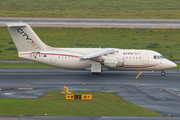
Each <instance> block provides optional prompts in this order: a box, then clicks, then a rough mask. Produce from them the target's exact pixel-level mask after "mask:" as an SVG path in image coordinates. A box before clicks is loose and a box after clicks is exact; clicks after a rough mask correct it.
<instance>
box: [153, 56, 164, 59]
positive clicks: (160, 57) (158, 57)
mask: <svg viewBox="0 0 180 120" xmlns="http://www.w3.org/2000/svg"><path fill="white" fill-rule="evenodd" d="M163 58H164V57H163V56H162V55H154V59H163Z"/></svg>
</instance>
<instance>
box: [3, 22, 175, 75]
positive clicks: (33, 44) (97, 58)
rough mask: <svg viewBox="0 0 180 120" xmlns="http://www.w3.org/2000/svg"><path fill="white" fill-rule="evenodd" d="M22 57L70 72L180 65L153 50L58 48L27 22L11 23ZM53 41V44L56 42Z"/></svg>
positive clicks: (10, 27)
mask: <svg viewBox="0 0 180 120" xmlns="http://www.w3.org/2000/svg"><path fill="white" fill-rule="evenodd" d="M6 25H7V28H8V30H9V32H10V34H11V37H12V39H13V41H14V43H15V45H16V47H17V50H18V56H19V57H20V58H24V59H27V60H32V61H35V62H39V63H43V64H46V65H50V66H54V67H57V68H63V69H69V70H89V71H91V73H92V74H93V75H97V74H100V73H101V72H103V71H107V70H109V71H162V72H161V74H162V76H164V75H165V72H164V70H166V69H170V68H174V67H176V66H177V65H176V64H175V63H173V62H172V61H170V60H168V59H166V58H164V57H163V56H162V55H161V54H160V53H158V52H155V51H152V50H135V49H117V48H54V47H50V46H48V45H46V44H45V43H43V42H42V41H41V39H40V38H39V37H38V36H37V34H36V33H35V32H34V31H33V29H32V28H31V27H30V26H29V25H28V24H26V23H7V24H6ZM52 42H53V41H52Z"/></svg>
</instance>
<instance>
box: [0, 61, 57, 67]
mask: <svg viewBox="0 0 180 120" xmlns="http://www.w3.org/2000/svg"><path fill="white" fill-rule="evenodd" d="M0 68H55V67H51V66H48V65H44V64H41V63H37V62H0Z"/></svg>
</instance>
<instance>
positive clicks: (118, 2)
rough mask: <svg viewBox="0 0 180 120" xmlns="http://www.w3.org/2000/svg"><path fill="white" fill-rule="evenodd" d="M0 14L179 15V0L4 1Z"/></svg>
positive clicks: (66, 15)
mask: <svg viewBox="0 0 180 120" xmlns="http://www.w3.org/2000/svg"><path fill="white" fill-rule="evenodd" d="M0 16H1V17H49V18H50V17H54V18H153V19H155V18H158V19H159V18H161V19H162V18H163V19H164V18H171V19H172V18H173V19H179V18H180V2H179V1H178V0H149V1H148V0H135V1H133V0H1V1H0Z"/></svg>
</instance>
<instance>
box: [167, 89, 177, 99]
mask: <svg viewBox="0 0 180 120" xmlns="http://www.w3.org/2000/svg"><path fill="white" fill-rule="evenodd" d="M163 90H165V91H167V92H170V93H172V94H174V95H176V96H179V97H180V95H179V94H177V93H175V92H172V91H170V90H168V89H163Z"/></svg>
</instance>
